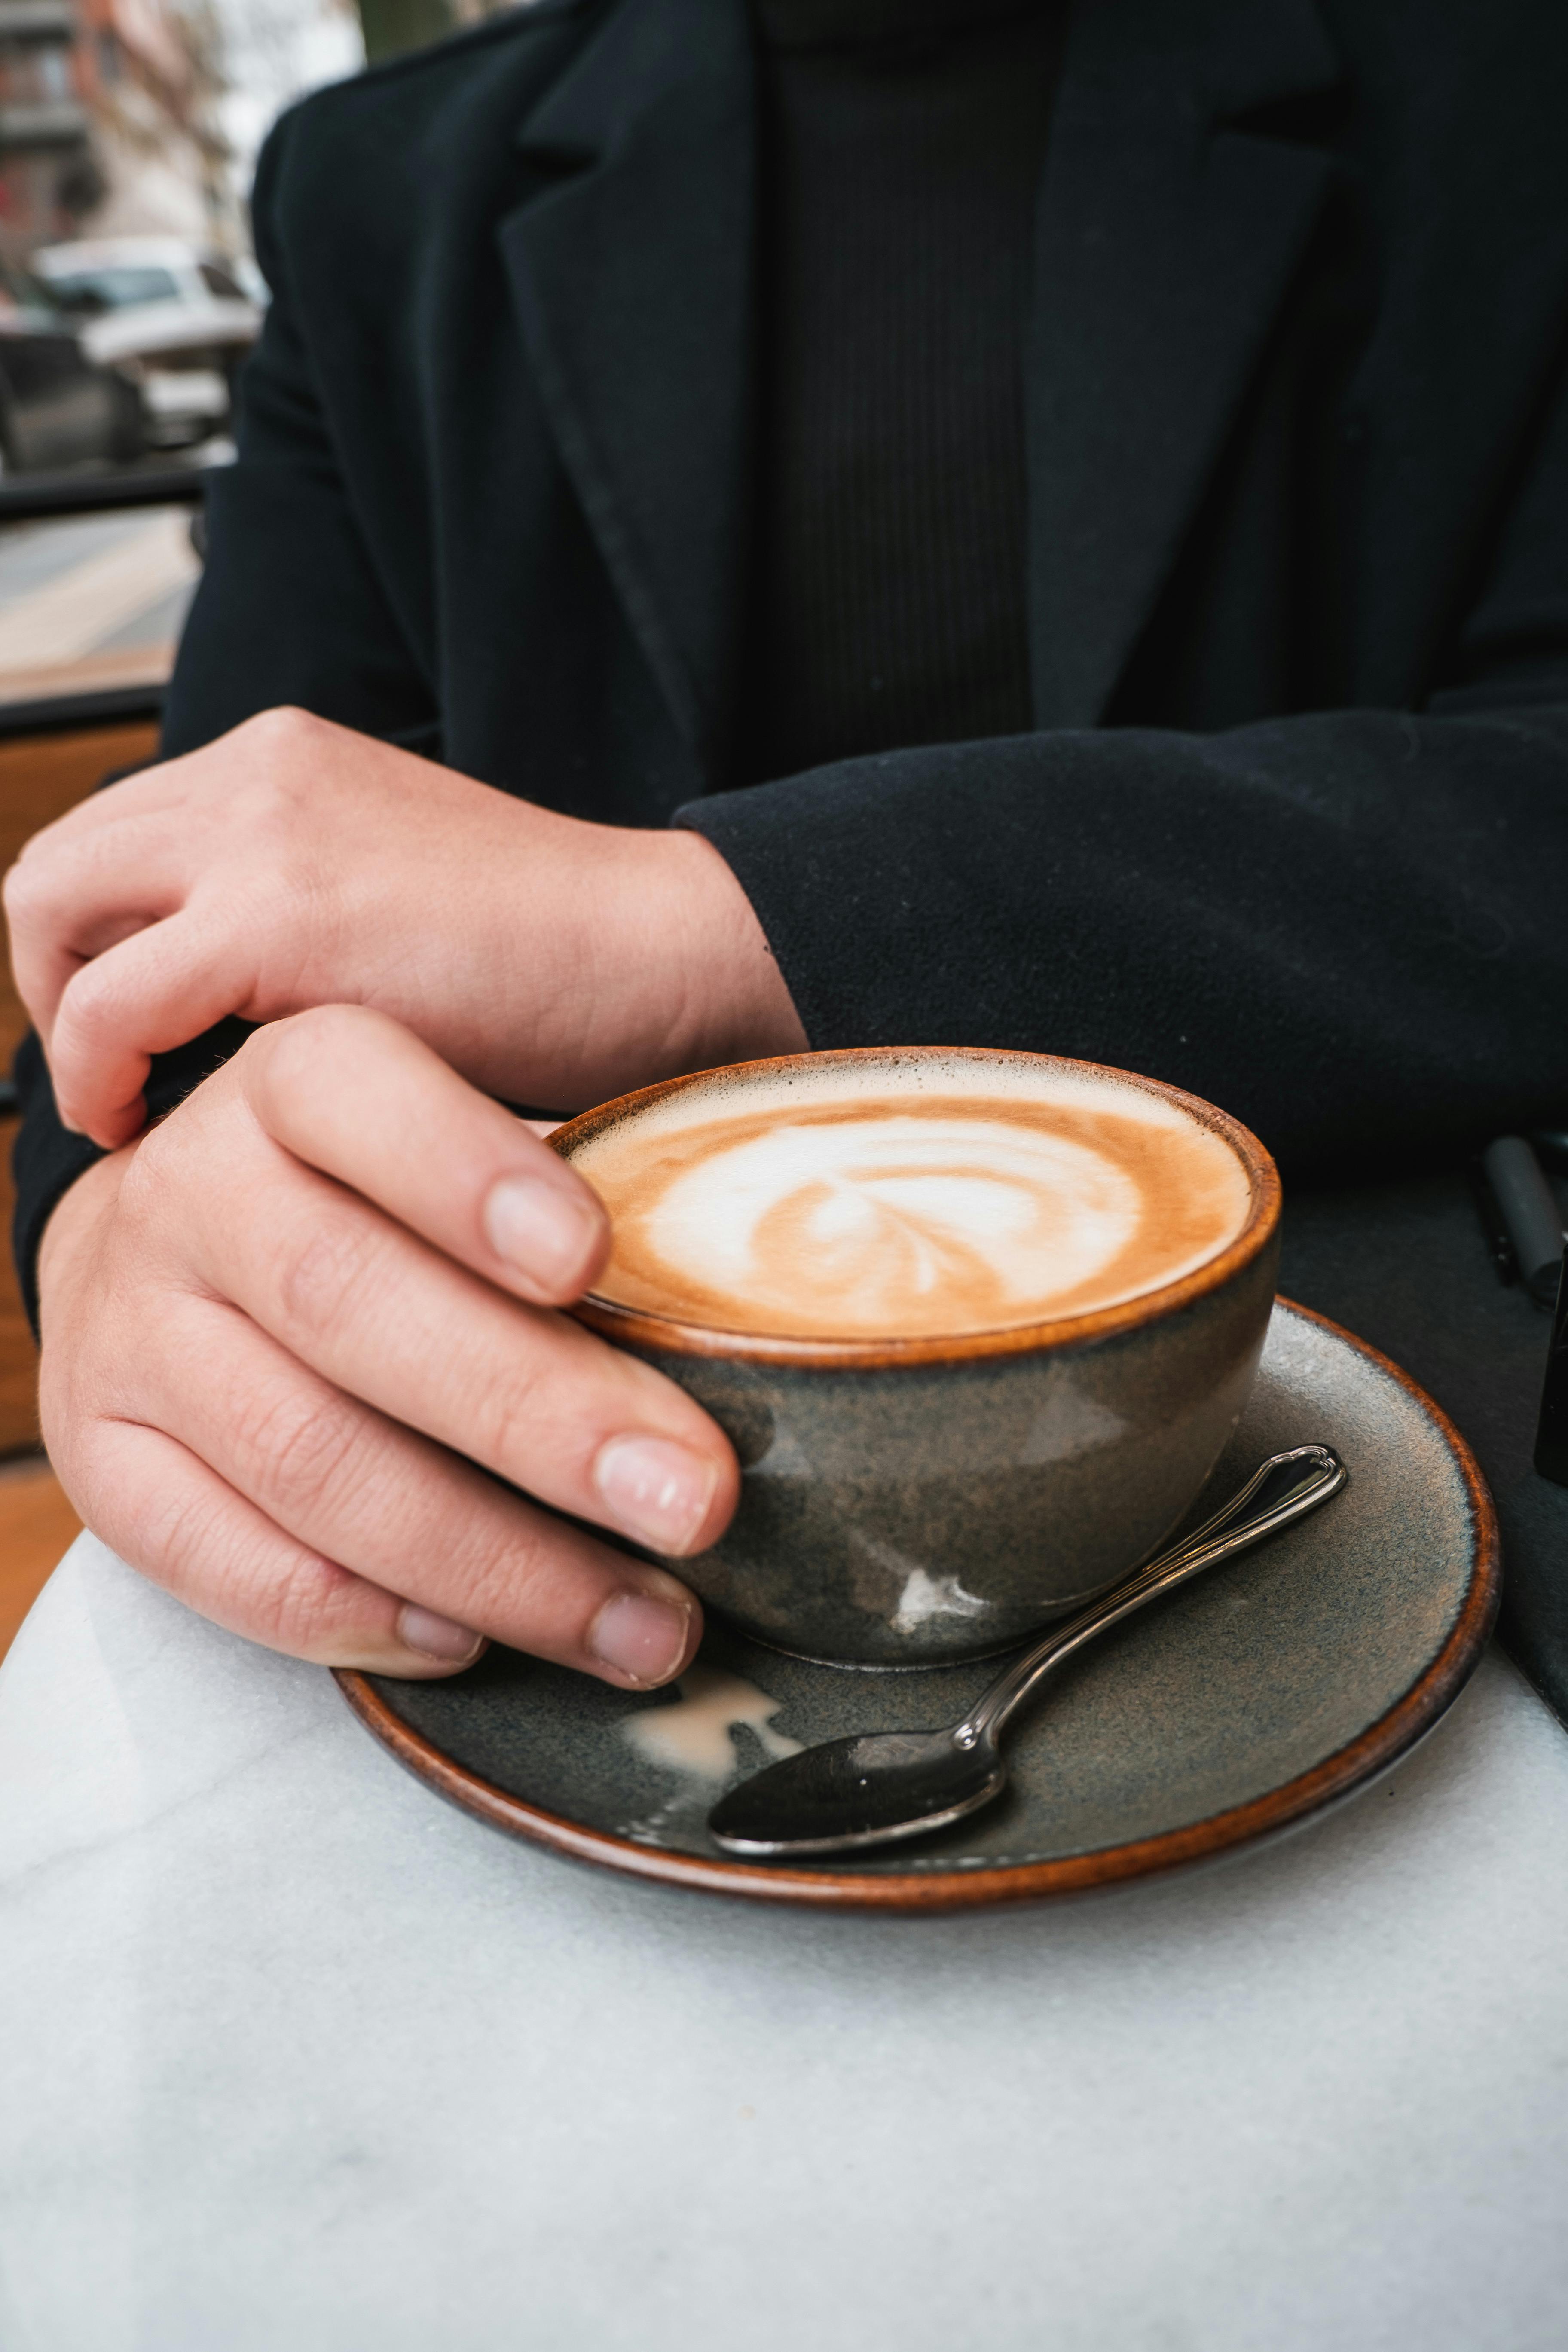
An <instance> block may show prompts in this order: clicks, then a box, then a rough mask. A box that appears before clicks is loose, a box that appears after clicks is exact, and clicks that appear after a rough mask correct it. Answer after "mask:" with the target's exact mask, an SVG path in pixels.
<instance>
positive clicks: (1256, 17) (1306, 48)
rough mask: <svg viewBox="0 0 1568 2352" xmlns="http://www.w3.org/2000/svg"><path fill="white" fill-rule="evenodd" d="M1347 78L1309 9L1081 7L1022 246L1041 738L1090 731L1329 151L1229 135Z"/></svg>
mask: <svg viewBox="0 0 1568 2352" xmlns="http://www.w3.org/2000/svg"><path fill="white" fill-rule="evenodd" d="M1339 78H1340V66H1339V61H1338V58H1337V57H1336V55H1335V53H1334V51H1333V49H1332V48H1331V46H1330V44H1329V41H1328V39H1327V37H1326V36H1325V34H1324V33H1323V30H1322V28H1321V24H1320V22H1319V19H1318V16H1317V15H1316V12H1315V9H1314V8H1313V6H1312V5H1311V0H1079V6H1078V8H1077V10H1076V12H1075V16H1074V21H1073V26H1072V30H1071V33H1070V35H1069V38H1068V48H1067V53H1066V56H1065V58H1064V60H1063V72H1062V82H1061V88H1060V91H1059V95H1058V103H1057V109H1056V113H1055V117H1054V120H1053V122H1052V126H1051V137H1050V148H1049V152H1048V155H1047V166H1046V174H1045V179H1044V183H1043V185H1042V189H1041V198H1040V209H1039V213H1038V215H1037V236H1036V274H1035V289H1036V291H1035V316H1034V320H1033V325H1032V329H1031V356H1030V369H1029V385H1028V402H1029V493H1030V634H1031V641H1032V646H1033V664H1034V694H1035V717H1036V721H1037V724H1038V725H1039V726H1042V727H1087V726H1092V725H1093V724H1095V722H1096V721H1097V720H1098V719H1100V718H1101V717H1102V715H1103V713H1104V710H1105V708H1106V704H1107V702H1108V700H1109V699H1110V694H1111V690H1112V688H1114V686H1115V684H1116V680H1117V677H1118V675H1119V673H1120V671H1121V668H1122V667H1123V665H1124V663H1125V662H1126V660H1127V658H1128V656H1129V655H1130V654H1131V650H1132V647H1133V645H1134V643H1135V641H1136V639H1137V637H1138V635H1139V633H1140V631H1141V630H1142V626H1143V625H1144V623H1145V622H1146V621H1147V619H1148V617H1149V615H1150V613H1151V611H1152V607H1153V604H1154V601H1155V599H1156V597H1157V595H1158V593H1159V592H1160V589H1161V587H1162V585H1163V582H1164V580H1165V578H1166V576H1167V574H1168V572H1169V571H1170V568H1171V566H1172V564H1173V561H1174V559H1175V555H1176V552H1177V550H1178V548H1179V546H1180V543H1181V540H1182V537H1183V533H1184V530H1185V528H1186V526H1187V524H1188V523H1189V521H1190V520H1191V518H1192V516H1193V513H1194V509H1195V508H1196V506H1197V504H1198V501H1199V499H1201V497H1202V494H1203V490H1204V488H1205V482H1206V480H1207V478H1208V475H1209V471H1210V468H1211V467H1212V465H1213V463H1214V461H1215V458H1216V457H1217V456H1218V454H1219V450H1220V448H1221V446H1222V445H1223V442H1224V439H1225V436H1226V429H1227V427H1228V426H1229V425H1230V424H1231V422H1232V420H1233V418H1234V417H1235V415H1236V413H1237V405H1238V403H1239V401H1240V399H1241V396H1242V394H1243V392H1244V391H1245V389H1246V386H1247V380H1248V378H1249V376H1250V374H1251V372H1252V370H1253V368H1254V366H1255V364H1256V362H1257V361H1258V356H1259V353H1260V351H1261V347H1262V344H1263V341H1264V339H1265V337H1266V335H1267V333H1268V329H1269V326H1270V324H1271V323H1272V321H1273V320H1274V317H1275V315H1276V313H1277V311H1278V310H1279V304H1280V301H1281V299H1283V296H1284V294H1285V291H1286V289H1287V288H1288V286H1289V281H1290V278H1291V276H1292V273H1293V271H1294V270H1295V269H1296V268H1297V266H1298V264H1299V263H1300V259H1301V257H1302V255H1303V253H1304V250H1305V247H1306V244H1307V240H1308V238H1309V236H1310V234H1311V230H1312V227H1313V225H1314V223H1315V221H1316V219H1317V217H1318V213H1319V210H1320V207H1321V203H1322V199H1323V197H1324V195H1325V194H1326V192H1327V187H1328V183H1329V179H1330V175H1331V171H1332V168H1333V165H1332V158H1331V155H1330V154H1329V153H1328V152H1325V151H1324V150H1323V149H1321V148H1319V147H1316V146H1313V145H1310V144H1303V143H1301V142H1300V141H1296V140H1285V139H1280V138H1274V137H1269V136H1268V135H1266V134H1265V133H1264V132H1262V131H1259V130H1258V129H1248V128H1242V127H1239V125H1238V118H1241V117H1244V116H1247V115H1255V114H1256V113H1257V112H1258V110H1260V109H1262V108H1265V107H1268V106H1271V105H1277V104H1279V102H1280V101H1283V100H1289V99H1292V98H1300V97H1306V96H1309V95H1310V94H1312V93H1315V92H1318V91H1321V90H1326V89H1331V87H1332V85H1333V84H1334V83H1335V82H1336V81H1337V80H1338V79H1339ZM1231 126H1237V127H1231Z"/></svg>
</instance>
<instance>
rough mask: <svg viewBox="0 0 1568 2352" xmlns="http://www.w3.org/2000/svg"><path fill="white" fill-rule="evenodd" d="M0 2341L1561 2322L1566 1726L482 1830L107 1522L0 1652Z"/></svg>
mask: <svg viewBox="0 0 1568 2352" xmlns="http://www.w3.org/2000/svg"><path fill="white" fill-rule="evenodd" d="M0 2047H3V2058H0V2068H3V2079H0V2346H3V2347H4V2352H278V2347H288V2352H318V2347H320V2352H372V2347H374V2352H481V2347H482V2352H490V2347H508V2352H510V2347H527V2352H556V2347H560V2352H588V2347H592V2352H619V2347H626V2352H710V2347H711V2352H774V2347H777V2352H784V2347H790V2352H839V2347H842V2352H880V2348H881V2347H894V2346H897V2347H900V2352H938V2347H942V2352H946V2347H949V2346H953V2347H958V2346H968V2345H976V2346H978V2345H984V2346H987V2347H989V2346H998V2347H1031V2352H1034V2347H1050V2352H1188V2348H1189V2347H1190V2352H1230V2348H1231V2347H1249V2352H1250V2347H1257V2352H1308V2347H1310V2352H1373V2347H1379V2352H1381V2347H1389V2352H1394V2347H1397V2348H1398V2352H1410V2348H1411V2347H1422V2352H1450V2347H1451V2348H1452V2352H1478V2347H1506V2352H1534V2347H1542V2352H1546V2347H1552V2352H1557V2347H1561V2346H1562V2345H1563V2341H1564V2340H1565V2338H1568V2253H1565V2251H1564V2249H1565V2244H1568V2231H1565V2228H1564V2214H1565V2213H1568V1737H1564V1735H1563V1731H1562V1729H1561V1728H1560V1727H1559V1726H1558V1725H1557V1724H1556V1723H1555V1722H1554V1721H1553V1719H1552V1717H1550V1716H1549V1715H1548V1714H1547V1712H1546V1710H1545V1709H1544V1708H1543V1707H1542V1706H1541V1705H1540V1703H1539V1702H1538V1701H1537V1700H1536V1699H1535V1697H1534V1696H1532V1695H1531V1693H1530V1692H1529V1691H1528V1689H1527V1688H1526V1686H1525V1685H1523V1684H1522V1683H1521V1681H1520V1680H1519V1678H1518V1677H1517V1675H1515V1674H1514V1672H1513V1670H1512V1668H1511V1667H1510V1665H1509V1664H1507V1663H1506V1661H1504V1660H1503V1659H1501V1658H1500V1657H1492V1658H1490V1659H1489V1660H1488V1661H1487V1663H1486V1664H1485V1665H1484V1667H1483V1669H1482V1672H1481V1674H1480V1675H1479V1677H1478V1679H1477V1681H1476V1683H1475V1684H1474V1685H1472V1687H1471V1689H1470V1690H1469V1692H1468V1694H1467V1695H1466V1696H1465V1697H1464V1698H1463V1699H1462V1700H1461V1702H1460V1704H1459V1705H1458V1707H1457V1708H1456V1709H1455V1710H1454V1712H1453V1714H1452V1715H1451V1716H1450V1717H1448V1719H1447V1722H1446V1723H1445V1724H1444V1725H1443V1726H1442V1727H1440V1729H1439V1730H1438V1731H1437V1733H1436V1735H1435V1736H1434V1737H1433V1738H1432V1739H1431V1740H1429V1741H1428V1743H1427V1745H1426V1748H1424V1749H1423V1750H1422V1751H1421V1753H1420V1754H1419V1755H1418V1756H1417V1757H1415V1758H1414V1759H1411V1761H1410V1762H1409V1763H1407V1764H1406V1765H1405V1767H1404V1768H1403V1769H1401V1770H1400V1771H1399V1772H1398V1774H1397V1775H1396V1776H1395V1777H1394V1779H1393V1780H1391V1781H1388V1782H1385V1783H1384V1784H1383V1786H1382V1787H1380V1788H1378V1789H1376V1790H1373V1792H1371V1793H1370V1794H1368V1795H1367V1796H1365V1797H1363V1798H1362V1799H1360V1800H1358V1801H1356V1802H1354V1803H1352V1804H1351V1805H1350V1806H1348V1807H1346V1808H1345V1809H1344V1810H1342V1811H1341V1812H1340V1813H1339V1814H1338V1815H1337V1816H1335V1817H1334V1818H1333V1819H1332V1820H1331V1821H1329V1822H1326V1823H1323V1824H1321V1825H1320V1826H1319V1827H1317V1828H1315V1829H1313V1830H1311V1831H1310V1832H1305V1833H1303V1834H1300V1835H1299V1836H1297V1837H1296V1838H1294V1839H1292V1840H1290V1841H1289V1842H1287V1843H1283V1844H1280V1845H1278V1846H1276V1847H1274V1848H1273V1849H1272V1850H1271V1851H1269V1852H1267V1853H1260V1854H1257V1855H1254V1856H1252V1857H1250V1858H1248V1859H1245V1860H1243V1861H1240V1862H1237V1863H1233V1864H1230V1865H1229V1866H1227V1867H1226V1868H1224V1869H1222V1870H1217V1871H1211V1872H1209V1873H1207V1874H1203V1875H1199V1876H1194V1877H1189V1878H1186V1879H1181V1880H1173V1881H1169V1882H1165V1883H1163V1884H1160V1885H1151V1886H1147V1887H1144V1888H1140V1889H1131V1890H1123V1891H1121V1892H1120V1893H1117V1894H1113V1895H1105V1896H1099V1897H1092V1898H1089V1899H1087V1900H1084V1901H1080V1902H1079V1903H1077V1904H1076V1905H1074V1906H1070V1907H1062V1906H1055V1907H1053V1906H1042V1907H1036V1908H1032V1909H1028V1910H1023V1911H1019V1912H1016V1913H993V1914H989V1915H987V1914H980V1915H975V1916H965V1917H960V1918H953V1919H945V1920H944V1919H936V1920H924V1921H919V1920H907V1921H906V1920H900V1919H879V1918H876V1919H843V1918H823V1917H816V1916H806V1915H804V1914H790V1915H781V1914H780V1913H778V1912H775V1911H772V1910H766V1909H763V1908H762V1907H760V1906H759V1907H755V1908H753V1907H752V1906H745V1905H742V1904H740V1903H731V1902H717V1901H713V1900H711V1899H710V1898H705V1897H700V1896H695V1895H683V1894H677V1893H670V1892H665V1891H661V1890H658V1889H656V1888H652V1887H647V1886H640V1885H632V1884H629V1883H626V1882H623V1881H619V1880H616V1879H615V1878H611V1877H608V1876H604V1875H599V1874H594V1873H591V1872H589V1871H586V1870H584V1869H580V1868H576V1867H574V1866H572V1865H570V1864H564V1863H562V1862H559V1861H556V1860H554V1859H552V1858H551V1857H550V1856H547V1855H545V1854H542V1853H534V1852H532V1851H531V1850H529V1849H528V1848H525V1847H521V1846H516V1845H513V1844H510V1843H508V1842H507V1841H505V1840H503V1839H502V1838H500V1836H498V1835H496V1834H495V1833H493V1832H490V1831H489V1830H486V1829H484V1828H482V1827H480V1826H479V1824H478V1823H476V1822H469V1821H468V1820H467V1819H465V1818H463V1817H462V1816H460V1815H458V1814H457V1813H454V1812H452V1811H448V1810H447V1809H446V1808H445V1807H443V1806H442V1805H441V1804H439V1803H438V1802H437V1801H436V1800H435V1799H433V1798H431V1797H430V1796H428V1795H426V1792H425V1790H423V1789H421V1788H420V1787H418V1786H417V1785H416V1783H415V1782H413V1781H412V1780H407V1779H405V1777H404V1776H403V1774H402V1773H401V1772H400V1771H399V1769H397V1767H396V1766H395V1765H394V1764H393V1763H392V1762H391V1761H390V1760H389V1759H387V1758H386V1757H385V1756H384V1755H383V1754H382V1753H381V1752H380V1751H379V1750H378V1749H377V1748H375V1747H374V1745H373V1744H372V1743H371V1741H370V1740H369V1739H368V1738H367V1737H366V1736H365V1734H364V1733H363V1731H362V1730H361V1729H360V1728H359V1727H358V1726H357V1724H355V1723H354V1722H353V1719H352V1718H351V1717H350V1716H349V1714H348V1712H347V1710H346V1709H345V1708H344V1706H342V1702H341V1700H340V1699H339V1697H338V1696H337V1693H336V1691H335V1689H334V1687H333V1685H332V1684H331V1682H330V1681H329V1679H328V1678H327V1676H326V1675H322V1674H320V1673H317V1672H313V1671H312V1670H310V1669H309V1668H306V1667H302V1666H299V1665H295V1664H291V1663H289V1662H288V1661H286V1660H283V1659H280V1658H276V1657H273V1656H270V1655H269V1654H266V1653H264V1652H261V1651H258V1650H254V1649H251V1648H249V1647H247V1645H246V1644H245V1643H241V1642H238V1641H236V1640H233V1639H232V1638H230V1637H229V1636H227V1635H226V1634H223V1633H216V1632H215V1631H214V1630H213V1629H212V1628H211V1627H209V1626H206V1625H205V1624H203V1623H201V1622H199V1621H197V1620H196V1619H195V1618H194V1617H191V1616H189V1615H187V1614H186V1613H185V1612H184V1611H183V1610H182V1609H180V1608H179V1607H178V1606H177V1605H176V1604H174V1602H172V1601H168V1600H166V1599H165V1598H164V1597H163V1595H161V1594H159V1593H157V1592H154V1591H151V1590H149V1589H148V1588H147V1587H145V1586H144V1585H142V1583H141V1582H140V1581H139V1580H137V1579H136V1578H134V1577H133V1576H132V1574H131V1573H130V1571H129V1570H126V1569H125V1568H124V1567H123V1566H122V1564H121V1562H120V1561H118V1560H116V1559H114V1558H113V1557H112V1556H111V1555H110V1553H108V1552H106V1551H105V1550H104V1549H102V1547H101V1546H100V1545H98V1544H96V1543H95V1542H94V1541H93V1540H92V1539H91V1538H82V1540H81V1541H80V1542H79V1544H78V1545H77V1547H76V1548H75V1549H74V1550H73V1551H72V1553H71V1554H70V1555H69V1556H68V1559H67V1561H66V1562H65V1564H64V1566H63V1567H62V1568H61V1569H60V1570H59V1571H58V1574H57V1575H56V1577H55V1579H54V1580H53V1582H52V1583H51V1584H50V1586H49V1587H48V1589H47V1592H46V1593H45V1595H44V1598H43V1600H42V1601H40V1603H39V1605H38V1607H37V1610H36V1611H35V1612H34V1614H33V1616H32V1618H31V1619H30V1620H29V1622H28V1624H27V1626H26V1630H25V1632H24V1633H23V1635H22V1637H21V1640H20V1642H19V1643H18V1644H17V1647H16V1650H15V1652H14V1653H13V1655H12V1658H11V1660H10V1661H9V1663H8V1664H7V1665H6V1667H5V1674H4V1676H3V1677H0Z"/></svg>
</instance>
